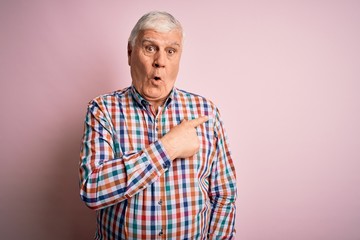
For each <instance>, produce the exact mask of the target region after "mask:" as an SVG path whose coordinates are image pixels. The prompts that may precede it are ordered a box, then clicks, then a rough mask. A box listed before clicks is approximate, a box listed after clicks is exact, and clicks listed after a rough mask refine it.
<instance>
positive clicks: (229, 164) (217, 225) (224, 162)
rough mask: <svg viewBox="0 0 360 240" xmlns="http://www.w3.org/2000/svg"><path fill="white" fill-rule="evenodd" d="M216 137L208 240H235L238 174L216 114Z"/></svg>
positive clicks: (217, 113)
mask: <svg viewBox="0 0 360 240" xmlns="http://www.w3.org/2000/svg"><path fill="white" fill-rule="evenodd" d="M215 136H216V140H217V145H216V156H217V159H216V161H215V162H214V165H213V166H212V174H211V178H210V193H209V197H210V201H211V204H212V210H211V216H210V226H209V232H208V239H234V238H235V226H234V225H235V212H236V206H235V200H236V196H237V189H236V173H235V168H234V165H233V161H232V158H231V154H230V150H229V146H228V140H227V136H226V133H225V129H224V127H223V124H222V121H221V120H220V115H219V112H218V111H217V112H216V120H215Z"/></svg>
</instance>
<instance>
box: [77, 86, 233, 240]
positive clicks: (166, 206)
mask: <svg viewBox="0 0 360 240" xmlns="http://www.w3.org/2000/svg"><path fill="white" fill-rule="evenodd" d="M203 115H206V116H208V117H209V120H208V121H207V122H206V123H204V124H202V125H200V126H198V127H197V128H196V132H197V135H198V137H199V140H200V149H199V151H198V152H197V153H196V154H195V155H194V156H192V157H190V158H186V159H184V158H180V159H175V160H173V161H171V160H170V158H169V156H168V154H167V153H166V150H165V148H164V146H163V144H162V142H161V139H160V138H161V137H162V136H163V135H165V134H166V133H167V132H169V130H170V129H171V128H172V127H174V126H176V125H178V124H179V123H180V122H181V121H182V120H183V119H188V120H190V119H194V118H197V117H199V116H203ZM80 195H81V198H82V200H83V201H84V202H85V203H86V204H87V205H88V206H89V207H90V208H92V209H95V210H97V231H96V234H95V239H233V238H234V234H235V230H234V223H235V199H236V180H235V170H234V165H233V162H232V159H231V155H230V151H229V148H228V143H227V138H226V135H225V131H224V128H223V125H222V122H221V120H220V115H219V111H218V110H217V108H216V107H215V106H214V104H213V103H212V102H210V101H208V100H206V99H205V98H203V97H200V96H198V95H195V94H191V93H188V92H185V91H182V90H179V89H177V88H174V89H173V90H172V92H171V93H170V95H169V97H168V98H167V100H166V101H165V103H164V105H163V107H161V108H159V111H158V113H157V114H154V111H152V107H151V106H150V105H149V103H148V102H147V101H146V100H145V99H144V98H142V97H141V96H140V95H139V94H138V93H137V91H136V90H135V88H134V87H133V86H131V87H129V88H126V89H124V90H120V91H115V92H113V93H111V94H106V95H102V96H99V97H97V98H95V99H94V100H92V101H91V102H90V103H89V106H88V112H87V115H86V119H85V130H84V136H83V142H82V148H81V156H80Z"/></svg>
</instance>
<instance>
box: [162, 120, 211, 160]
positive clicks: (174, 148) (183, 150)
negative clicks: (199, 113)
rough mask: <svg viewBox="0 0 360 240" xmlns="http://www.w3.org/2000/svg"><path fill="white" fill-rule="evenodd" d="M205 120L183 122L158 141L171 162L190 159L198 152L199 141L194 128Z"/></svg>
mask: <svg viewBox="0 0 360 240" xmlns="http://www.w3.org/2000/svg"><path fill="white" fill-rule="evenodd" d="M207 120H208V117H206V116H203V117H199V118H196V119H193V120H190V121H187V120H183V121H182V122H181V123H180V124H179V125H177V126H175V127H173V128H172V129H171V130H170V132H168V133H167V134H165V135H164V136H163V137H162V138H161V139H160V140H161V142H162V143H163V145H164V148H165V149H166V151H167V153H168V154H169V156H170V158H171V160H174V159H175V158H187V157H191V156H193V155H194V154H195V153H196V152H197V151H198V150H199V148H200V141H199V138H198V136H197V134H196V130H195V128H196V127H197V126H199V125H201V124H203V123H204V122H206V121H207Z"/></svg>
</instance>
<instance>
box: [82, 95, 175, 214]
mask: <svg viewBox="0 0 360 240" xmlns="http://www.w3.org/2000/svg"><path fill="white" fill-rule="evenodd" d="M113 134H115V133H114V132H113V130H112V124H111V120H110V118H109V117H108V115H107V112H106V110H105V107H104V106H103V105H102V104H101V102H99V103H96V102H95V101H93V102H92V103H91V104H90V105H89V108H88V112H87V115H86V119H85V127H84V136H83V141H82V148H81V154H80V196H81V198H82V200H83V201H84V202H85V203H86V204H87V205H88V206H89V207H90V208H92V209H100V208H104V207H108V206H110V205H113V204H115V203H118V202H121V201H123V200H125V199H128V198H131V197H132V196H133V195H134V194H136V193H138V192H139V191H142V190H143V189H144V188H146V187H147V186H149V185H150V184H152V183H153V182H155V181H156V180H157V179H158V177H159V176H160V175H161V174H163V173H164V172H165V171H166V170H167V168H168V167H169V166H170V164H171V162H170V158H169V156H168V155H167V154H166V151H165V148H164V146H163V144H162V143H161V141H160V140H159V141H156V142H154V143H152V144H150V145H148V146H146V147H145V148H144V149H142V150H141V151H139V152H127V153H122V154H117V155H121V156H116V155H115V151H114V149H115V147H116V146H114V144H115V143H114V141H113Z"/></svg>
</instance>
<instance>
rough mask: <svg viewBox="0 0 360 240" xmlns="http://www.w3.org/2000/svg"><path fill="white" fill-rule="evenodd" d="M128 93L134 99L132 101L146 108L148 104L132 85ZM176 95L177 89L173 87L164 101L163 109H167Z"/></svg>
mask: <svg viewBox="0 0 360 240" xmlns="http://www.w3.org/2000/svg"><path fill="white" fill-rule="evenodd" d="M130 92H131V95H132V97H133V98H134V100H135V101H136V102H137V103H138V104H139V105H140V106H143V107H147V106H149V105H150V103H149V102H148V101H147V100H146V99H145V98H143V96H141V95H140V93H139V92H138V91H137V90H136V89H135V87H134V85H131V87H130ZM176 95H177V89H176V88H175V87H173V89H172V90H171V92H170V94H169V96H168V98H167V99H166V100H165V104H164V105H165V107H168V106H169V105H170V103H172V102H173V100H174V99H175V98H176Z"/></svg>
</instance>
